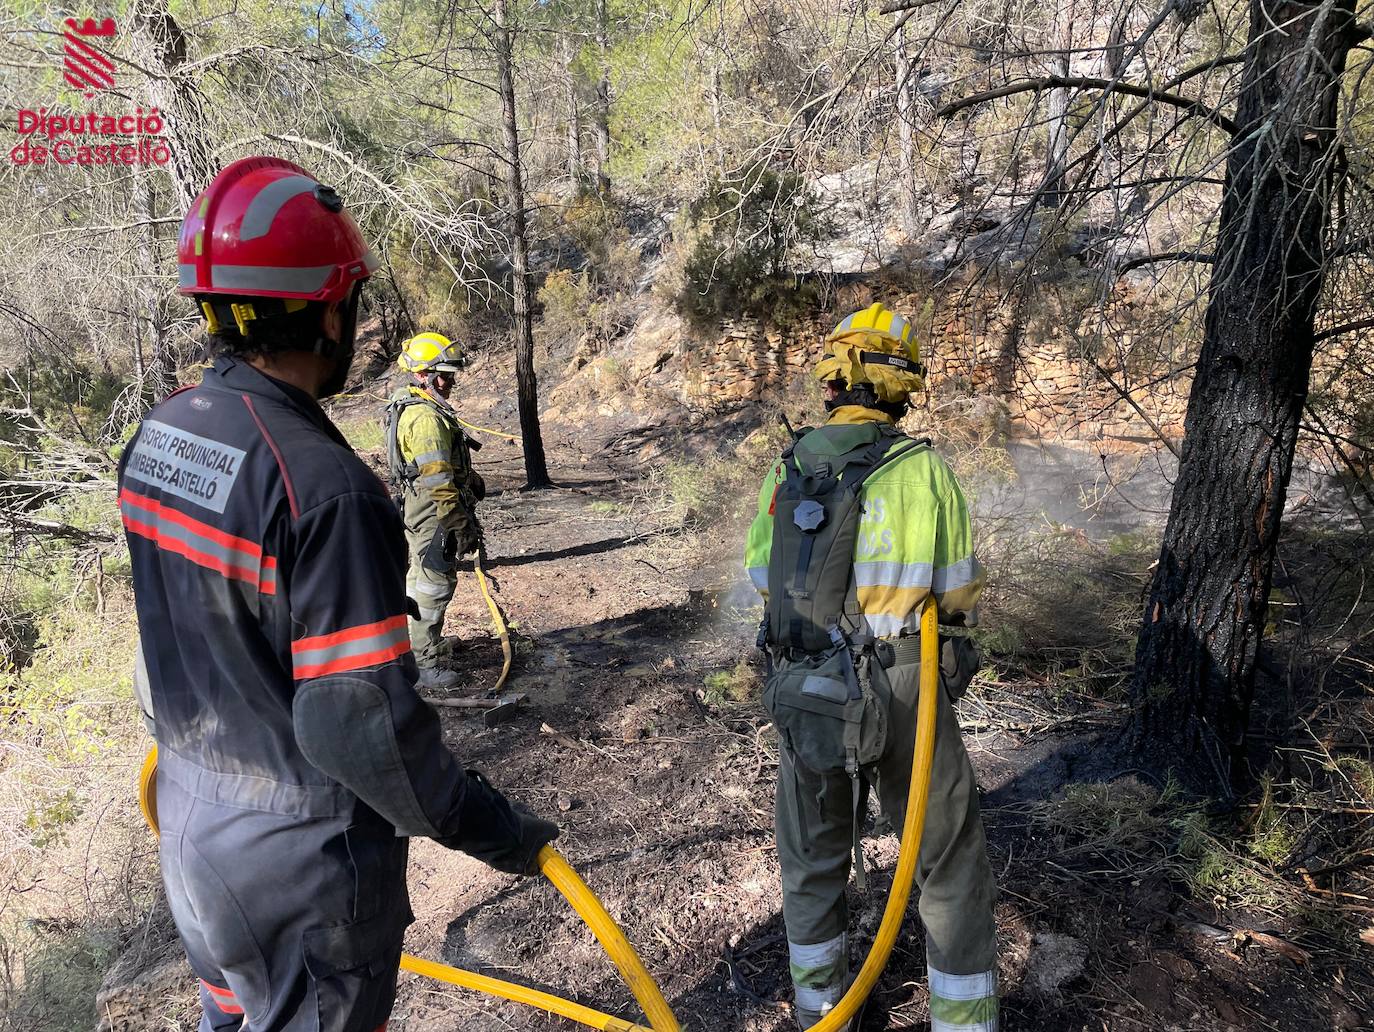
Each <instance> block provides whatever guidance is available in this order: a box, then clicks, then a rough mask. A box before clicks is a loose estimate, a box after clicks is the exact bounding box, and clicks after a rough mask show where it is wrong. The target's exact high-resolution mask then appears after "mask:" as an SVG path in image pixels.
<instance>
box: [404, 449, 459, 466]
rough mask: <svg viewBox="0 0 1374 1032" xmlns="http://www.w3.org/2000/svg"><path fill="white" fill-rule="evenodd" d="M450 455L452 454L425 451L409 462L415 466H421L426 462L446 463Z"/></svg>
mask: <svg viewBox="0 0 1374 1032" xmlns="http://www.w3.org/2000/svg"><path fill="white" fill-rule="evenodd" d="M451 455H452V452H448V451H439V450H435V451H427V452H421V453H420V454H419V455H417V456H415V458H413V459H412V460H411V461H412V462H414V463H415V465H417V466H423V465H424V464H425V463H427V462H447V461H448V460H449V458H450V456H451Z"/></svg>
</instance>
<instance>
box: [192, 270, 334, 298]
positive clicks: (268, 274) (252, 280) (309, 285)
mask: <svg viewBox="0 0 1374 1032" xmlns="http://www.w3.org/2000/svg"><path fill="white" fill-rule="evenodd" d="M334 268H335V267H334V266H333V265H314V266H308V267H306V268H290V267H288V266H274V265H212V266H210V283H211V284H212V285H213V286H214V287H215V288H216V289H217V290H280V291H290V292H292V293H296V294H313V293H314V292H315V291H317V290H319V289H320V288H321V287H323V286H324V285H325V283H326V282H327V281H328V279H329V277H330V274H331V273H333V272H334Z"/></svg>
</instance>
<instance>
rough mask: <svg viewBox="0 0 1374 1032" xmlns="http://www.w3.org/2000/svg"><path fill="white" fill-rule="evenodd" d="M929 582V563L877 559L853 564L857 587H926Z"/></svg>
mask: <svg viewBox="0 0 1374 1032" xmlns="http://www.w3.org/2000/svg"><path fill="white" fill-rule="evenodd" d="M947 568H948V569H954V567H952V566H951V567H947ZM930 582H931V576H930V563H898V562H892V561H890V560H879V561H876V562H862V563H855V564H854V586H855V587H858V588H876V587H884V588H928V587H930Z"/></svg>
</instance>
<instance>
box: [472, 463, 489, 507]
mask: <svg viewBox="0 0 1374 1032" xmlns="http://www.w3.org/2000/svg"><path fill="white" fill-rule="evenodd" d="M468 490H469V491H471V492H472V497H473V498H475V499H476V500H477V501H479V502H480V501H481V500H482V499H483V498H485V497H486V496H487V482H486V481H485V480H483V479H482V474H481V473H478V472H477V471H476V470H475V469H472V470H468Z"/></svg>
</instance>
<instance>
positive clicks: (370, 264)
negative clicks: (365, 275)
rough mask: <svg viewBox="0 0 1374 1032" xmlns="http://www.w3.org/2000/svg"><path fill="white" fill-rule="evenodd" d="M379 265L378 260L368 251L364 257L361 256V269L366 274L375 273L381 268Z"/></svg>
mask: <svg viewBox="0 0 1374 1032" xmlns="http://www.w3.org/2000/svg"><path fill="white" fill-rule="evenodd" d="M381 264H382V263H381V262H380V261H379V260H378V258H377V256H376V255H375V254H373V253H372V251H371V250H370V249H369V250H368V252H367V253H366V254H365V255H363V268H365V269H366V270H367V271H368V272H376V271H377V269H378V268H379V267H380V266H381Z"/></svg>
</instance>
